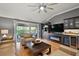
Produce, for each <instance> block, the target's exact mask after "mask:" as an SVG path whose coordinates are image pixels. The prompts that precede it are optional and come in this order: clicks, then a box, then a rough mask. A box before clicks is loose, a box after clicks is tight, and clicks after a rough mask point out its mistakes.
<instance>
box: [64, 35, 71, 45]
mask: <svg viewBox="0 0 79 59" xmlns="http://www.w3.org/2000/svg"><path fill="white" fill-rule="evenodd" d="M63 44H65V45H68V46H69V45H70V43H69V36H64V38H63Z"/></svg>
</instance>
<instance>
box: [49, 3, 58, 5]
mask: <svg viewBox="0 0 79 59" xmlns="http://www.w3.org/2000/svg"><path fill="white" fill-rule="evenodd" d="M56 4H57V3H49V4H48V6H51V5H56Z"/></svg>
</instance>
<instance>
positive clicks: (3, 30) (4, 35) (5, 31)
mask: <svg viewBox="0 0 79 59" xmlns="http://www.w3.org/2000/svg"><path fill="white" fill-rule="evenodd" d="M1 34H2V35H3V36H2V37H3V38H5V37H7V34H8V30H7V29H2V30H1Z"/></svg>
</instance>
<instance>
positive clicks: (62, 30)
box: [52, 23, 64, 32]
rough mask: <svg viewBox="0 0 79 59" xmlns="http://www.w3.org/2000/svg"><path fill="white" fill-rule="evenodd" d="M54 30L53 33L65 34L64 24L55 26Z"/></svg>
mask: <svg viewBox="0 0 79 59" xmlns="http://www.w3.org/2000/svg"><path fill="white" fill-rule="evenodd" d="M52 30H53V32H64V24H63V23H61V24H54V25H53V28H52Z"/></svg>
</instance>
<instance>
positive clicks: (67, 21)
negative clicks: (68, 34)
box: [64, 19, 69, 28]
mask: <svg viewBox="0 0 79 59" xmlns="http://www.w3.org/2000/svg"><path fill="white" fill-rule="evenodd" d="M64 28H69V20H67V19H65V20H64Z"/></svg>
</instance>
